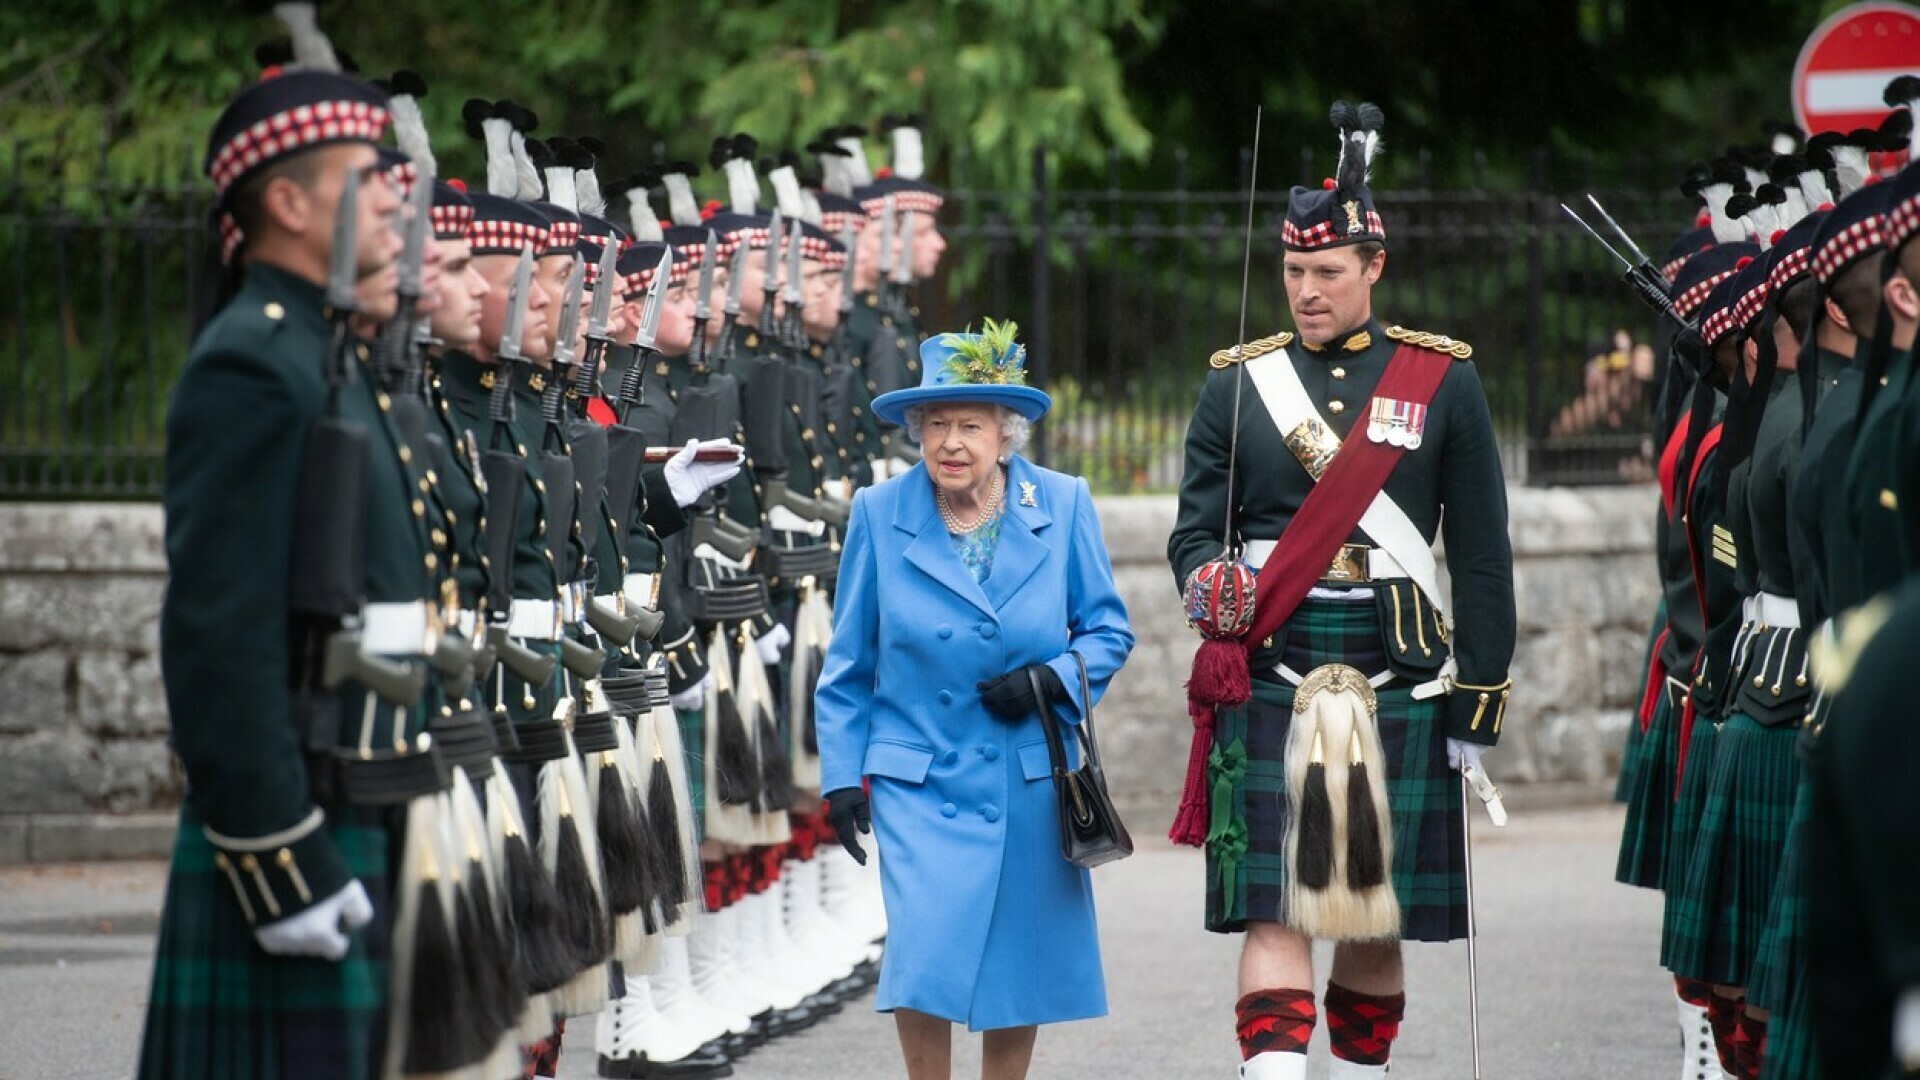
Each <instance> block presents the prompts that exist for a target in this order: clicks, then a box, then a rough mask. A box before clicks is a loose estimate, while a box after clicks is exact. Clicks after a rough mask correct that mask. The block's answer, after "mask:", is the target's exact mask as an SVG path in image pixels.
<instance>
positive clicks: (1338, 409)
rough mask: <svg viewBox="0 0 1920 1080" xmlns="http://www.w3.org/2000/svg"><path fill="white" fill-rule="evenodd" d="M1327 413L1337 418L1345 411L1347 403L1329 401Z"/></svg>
mask: <svg viewBox="0 0 1920 1080" xmlns="http://www.w3.org/2000/svg"><path fill="white" fill-rule="evenodd" d="M1327 411H1328V412H1330V413H1332V414H1333V415H1335V416H1339V415H1340V414H1341V413H1343V412H1346V411H1347V403H1346V402H1344V401H1338V400H1335V401H1329V402H1327Z"/></svg>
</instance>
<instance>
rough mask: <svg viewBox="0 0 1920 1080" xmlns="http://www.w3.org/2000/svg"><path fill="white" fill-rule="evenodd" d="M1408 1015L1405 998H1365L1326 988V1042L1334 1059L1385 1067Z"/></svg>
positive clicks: (1334, 986)
mask: <svg viewBox="0 0 1920 1080" xmlns="http://www.w3.org/2000/svg"><path fill="white" fill-rule="evenodd" d="M1406 1012H1407V995H1405V994H1363V993H1361V992H1359V991H1358V990H1349V989H1347V988H1346V987H1344V986H1341V985H1340V984H1339V983H1335V982H1330V983H1328V984H1327V1038H1328V1040H1329V1041H1331V1042H1332V1043H1333V1056H1334V1057H1337V1058H1339V1059H1340V1060H1342V1061H1351V1062H1353V1063H1354V1064H1355V1065H1385V1064H1386V1063H1387V1055H1388V1054H1389V1053H1390V1052H1392V1050H1393V1040H1394V1036H1396V1035H1398V1034H1400V1019H1401V1018H1402V1017H1403V1016H1405V1015H1406Z"/></svg>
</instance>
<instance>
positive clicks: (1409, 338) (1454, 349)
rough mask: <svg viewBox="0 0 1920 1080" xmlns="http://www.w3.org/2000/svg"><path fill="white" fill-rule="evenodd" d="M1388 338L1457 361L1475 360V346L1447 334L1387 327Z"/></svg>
mask: <svg viewBox="0 0 1920 1080" xmlns="http://www.w3.org/2000/svg"><path fill="white" fill-rule="evenodd" d="M1387 336H1388V337H1390V338H1392V339H1393V340H1395V341H1398V342H1400V343H1401V344H1403V345H1412V346H1413V347H1414V348H1416V349H1432V350H1433V351H1434V352H1437V353H1445V354H1446V355H1448V356H1451V357H1453V358H1454V359H1455V360H1471V359H1473V346H1471V345H1469V344H1467V343H1466V342H1464V341H1458V340H1455V339H1454V338H1450V337H1448V336H1447V335H1445V334H1429V333H1427V332H1426V331H1424V330H1409V329H1407V328H1406V327H1404V326H1389V327H1387Z"/></svg>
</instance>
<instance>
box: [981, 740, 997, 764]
mask: <svg viewBox="0 0 1920 1080" xmlns="http://www.w3.org/2000/svg"><path fill="white" fill-rule="evenodd" d="M980 756H981V757H983V758H986V759H987V760H988V761H998V760H1000V748H999V747H997V746H995V745H993V744H992V743H988V744H987V745H985V746H983V747H981V748H980Z"/></svg>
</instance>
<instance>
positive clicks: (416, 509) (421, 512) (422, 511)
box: [413, 499, 427, 517]
mask: <svg viewBox="0 0 1920 1080" xmlns="http://www.w3.org/2000/svg"><path fill="white" fill-rule="evenodd" d="M413 516H414V517H426V516H427V504H426V503H423V502H421V501H420V500H419V499H415V500H413Z"/></svg>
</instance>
